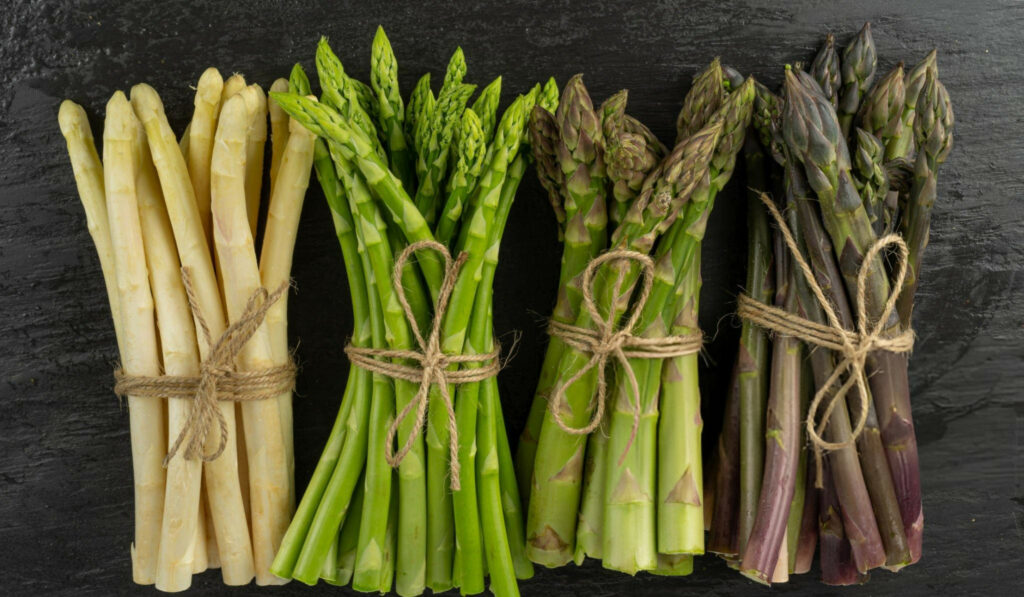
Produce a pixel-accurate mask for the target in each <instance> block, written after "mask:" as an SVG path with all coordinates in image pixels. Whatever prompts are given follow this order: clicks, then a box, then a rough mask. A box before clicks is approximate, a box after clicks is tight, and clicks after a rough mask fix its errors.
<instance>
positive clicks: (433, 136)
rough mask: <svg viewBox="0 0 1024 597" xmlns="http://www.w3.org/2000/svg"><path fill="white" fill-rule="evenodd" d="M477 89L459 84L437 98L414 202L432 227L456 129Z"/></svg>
mask: <svg viewBox="0 0 1024 597" xmlns="http://www.w3.org/2000/svg"><path fill="white" fill-rule="evenodd" d="M475 89H476V86H474V85H463V84H461V83H460V84H456V85H452V86H451V87H448V88H443V89H442V91H441V94H440V95H439V96H438V98H437V105H436V106H435V107H434V112H433V115H432V116H433V117H432V119H431V122H430V124H429V128H430V136H429V137H428V138H426V140H425V144H424V145H423V147H421V148H420V152H419V156H418V158H417V162H416V171H417V173H418V174H419V186H418V187H417V189H416V196H415V198H414V201H415V203H416V207H417V208H418V209H419V210H420V213H422V214H423V216H424V218H426V221H427V224H428V225H433V224H434V223H435V221H436V220H437V212H438V210H439V208H440V205H439V198H440V196H441V193H442V190H443V188H444V179H445V175H446V174H447V172H448V153H449V151H448V150H449V148H450V146H451V143H452V136H453V134H454V132H455V127H456V125H457V124H458V122H459V121H460V119H461V118H462V112H463V110H464V109H465V107H466V100H468V99H469V96H470V95H472V94H473V91H474V90H475Z"/></svg>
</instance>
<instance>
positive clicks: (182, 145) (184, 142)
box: [178, 122, 192, 162]
mask: <svg viewBox="0 0 1024 597" xmlns="http://www.w3.org/2000/svg"><path fill="white" fill-rule="evenodd" d="M191 132H192V123H191V122H190V123H188V124H186V125H185V132H184V133H182V134H181V139H178V148H179V149H181V155H183V156H185V161H186V162H187V161H188V138H189V135H190V134H191Z"/></svg>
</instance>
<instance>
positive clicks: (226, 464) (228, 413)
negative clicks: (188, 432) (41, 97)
mask: <svg viewBox="0 0 1024 597" xmlns="http://www.w3.org/2000/svg"><path fill="white" fill-rule="evenodd" d="M132 104H133V105H134V107H135V113H136V114H137V115H138V116H139V119H140V120H141V121H142V123H143V125H144V126H145V128H146V137H147V139H148V141H149V147H150V152H151V154H152V156H153V163H154V165H155V166H156V169H157V173H158V175H159V178H160V187H161V190H162V191H163V195H164V201H165V204H166V206H167V212H168V215H169V216H170V220H171V227H172V228H173V230H174V240H175V244H176V245H177V247H178V257H179V259H180V260H181V264H182V266H183V267H186V268H188V270H189V272H190V274H191V279H192V285H193V289H194V291H195V294H196V299H197V302H198V304H199V308H200V309H201V310H202V312H203V316H204V318H205V320H206V324H207V327H208V329H209V331H210V336H211V338H213V339H216V338H218V337H219V336H220V335H221V334H223V333H224V329H225V327H226V321H225V316H224V306H223V304H222V302H221V296H220V288H219V286H218V284H217V278H216V276H215V274H214V270H213V262H212V260H211V258H210V249H209V245H208V244H207V242H206V236H205V234H204V233H203V227H202V222H201V220H200V217H199V210H198V208H197V207H196V202H195V194H194V191H193V189H192V183H191V181H190V180H189V176H188V170H187V168H186V166H185V158H184V157H183V156H182V154H181V151H180V150H179V148H178V145H177V141H176V140H175V138H174V133H173V132H172V131H171V127H170V125H169V124H168V123H167V116H166V115H165V114H164V107H163V104H162V103H161V101H160V97H159V96H158V95H157V93H156V91H155V90H154V89H153V88H152V87H150V86H149V85H146V84H140V85H136V86H135V87H134V88H133V89H132ZM200 336H201V337H200V341H199V353H200V356H202V357H203V358H205V357H206V355H207V353H208V352H209V350H210V346H209V344H208V343H207V342H206V341H205V339H204V338H202V335H200ZM218 408H220V412H221V415H222V416H223V417H224V421H225V423H226V425H227V430H228V434H229V438H233V437H235V435H234V434H235V432H236V429H235V427H236V425H235V407H234V404H232V403H230V402H221V403H220V404H219V405H218ZM219 433H220V431H219V429H218V428H217V427H214V428H212V429H210V435H209V436H208V438H207V445H209V446H215V445H217V442H218V441H219ZM203 471H204V479H205V481H206V491H207V498H208V501H209V505H210V512H211V515H212V518H213V523H214V526H215V533H216V536H217V547H218V557H219V559H220V563H221V573H222V574H223V579H224V583H225V584H228V585H244V584H248V583H249V582H250V581H251V580H252V578H253V574H254V569H253V555H252V542H251V540H250V536H249V524H248V522H247V521H246V518H245V509H244V506H243V503H242V488H241V486H240V484H239V480H238V451H237V448H236V445H235V443H234V442H233V441H228V443H227V447H226V448H225V450H224V453H223V454H221V456H220V458H217V459H216V460H214V461H212V462H208V463H206V464H205V465H204V467H203Z"/></svg>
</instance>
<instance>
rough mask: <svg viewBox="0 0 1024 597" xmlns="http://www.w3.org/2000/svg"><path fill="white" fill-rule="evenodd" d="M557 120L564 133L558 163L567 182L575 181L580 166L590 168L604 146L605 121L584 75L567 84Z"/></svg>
mask: <svg viewBox="0 0 1024 597" xmlns="http://www.w3.org/2000/svg"><path fill="white" fill-rule="evenodd" d="M555 121H556V122H557V123H558V130H559V131H560V133H561V143H559V144H558V146H557V155H558V161H559V164H560V165H561V167H562V172H563V173H565V176H566V179H570V178H574V176H573V175H574V173H575V172H576V171H577V169H578V168H579V167H580V166H588V165H590V164H593V163H594V162H595V161H596V160H597V159H598V156H599V154H600V153H601V150H602V147H601V146H602V143H603V138H602V133H601V119H600V118H599V117H598V115H597V113H596V112H595V111H594V103H593V102H592V101H591V99H590V94H589V93H588V92H587V88H586V86H585V85H584V84H583V75H575V76H574V77H573V78H571V79H569V82H568V83H566V85H565V89H564V90H563V91H562V100H561V102H559V104H558V110H557V111H556V112H555ZM588 184H589V182H588Z"/></svg>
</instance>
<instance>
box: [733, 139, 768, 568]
mask: <svg viewBox="0 0 1024 597" xmlns="http://www.w3.org/2000/svg"><path fill="white" fill-rule="evenodd" d="M744 157H745V159H746V164H747V184H748V186H749V189H750V190H749V192H748V193H747V230H748V232H747V235H748V239H749V240H748V241H747V242H748V245H747V282H746V287H747V293H748V294H749V295H750V297H751V298H753V299H754V300H758V301H761V302H767V301H768V300H770V297H771V296H772V295H773V294H774V284H773V283H772V281H773V274H772V252H771V241H770V236H769V232H768V214H766V213H765V211H764V207H763V206H762V205H761V201H760V199H759V197H758V195H759V193H761V192H762V191H763V189H764V188H765V170H764V168H765V165H764V154H763V153H762V151H761V149H760V147H759V146H758V144H757V143H756V142H755V141H754V140H753V139H749V140H748V141H747V142H746V143H745V146H744ZM736 362H737V368H738V370H739V420H740V423H739V432H740V433H739V451H740V456H739V461H740V480H739V491H740V493H739V510H738V514H739V523H738V528H737V533H738V537H737V544H736V548H737V550H738V551H737V553H740V554H742V553H743V552H744V550H745V549H746V545H747V539H748V538H749V537H750V532H751V530H752V529H753V527H754V518H755V516H756V512H757V502H758V499H759V496H760V494H761V476H762V471H763V467H764V451H763V450H764V440H763V438H764V420H765V419H764V415H765V405H766V403H767V401H768V379H769V378H768V363H769V353H768V336H767V334H765V332H764V330H762V329H761V328H759V327H758V326H756V325H754V324H752V323H750V322H746V321H744V322H743V327H742V329H741V331H740V348H739V355H738V357H737V361H736Z"/></svg>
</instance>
